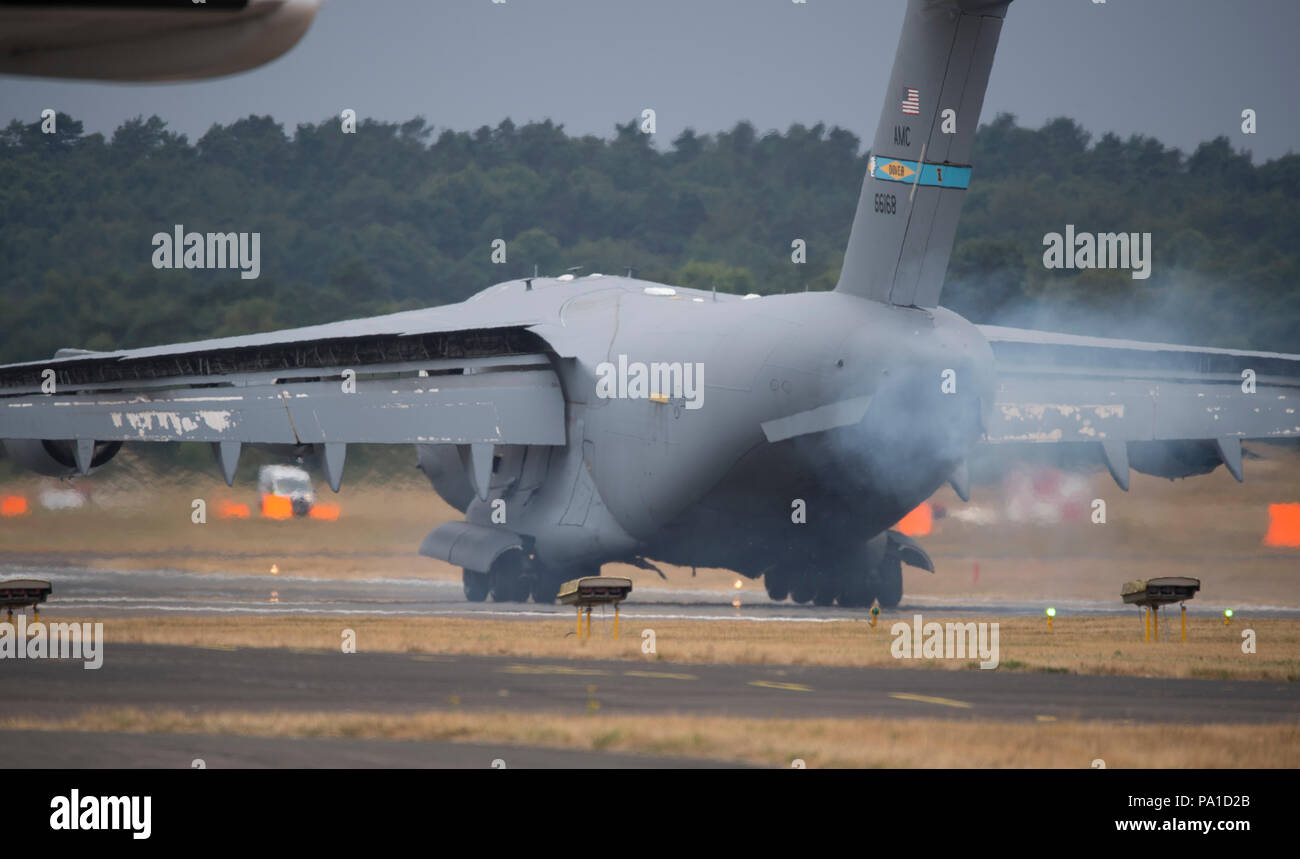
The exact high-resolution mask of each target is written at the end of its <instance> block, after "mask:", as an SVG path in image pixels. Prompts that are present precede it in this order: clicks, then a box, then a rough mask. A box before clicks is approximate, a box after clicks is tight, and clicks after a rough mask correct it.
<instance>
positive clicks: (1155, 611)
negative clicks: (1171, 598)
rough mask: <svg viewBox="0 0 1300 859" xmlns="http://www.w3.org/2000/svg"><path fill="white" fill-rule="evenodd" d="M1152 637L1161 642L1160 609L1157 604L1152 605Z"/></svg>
mask: <svg viewBox="0 0 1300 859" xmlns="http://www.w3.org/2000/svg"><path fill="white" fill-rule="evenodd" d="M1151 637H1152V638H1153V639H1154V640H1155V641H1156V642H1157V643H1159V641H1160V609H1159V607H1157V606H1151Z"/></svg>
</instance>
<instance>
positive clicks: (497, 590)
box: [488, 551, 533, 602]
mask: <svg viewBox="0 0 1300 859" xmlns="http://www.w3.org/2000/svg"><path fill="white" fill-rule="evenodd" d="M523 559H524V556H523V553H522V552H519V551H511V552H506V553H505V554H504V555H501V556H500V557H499V558H497V559H496V560H495V561H493V562H492V569H491V571H489V573H488V578H489V579H490V581H491V585H492V600H493V601H494V602H528V595H529V594H530V593H532V590H533V582H532V579H531V578H529V577H528V576H526V575H524V563H523Z"/></svg>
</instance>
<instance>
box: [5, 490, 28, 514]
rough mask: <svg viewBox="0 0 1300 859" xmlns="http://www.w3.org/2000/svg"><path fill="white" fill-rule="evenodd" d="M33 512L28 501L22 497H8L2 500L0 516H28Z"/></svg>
mask: <svg viewBox="0 0 1300 859" xmlns="http://www.w3.org/2000/svg"><path fill="white" fill-rule="evenodd" d="M31 512H32V508H31V507H29V506H27V499H26V498H24V497H23V496H21V495H6V496H4V497H3V498H0V516H6V517H8V516H26V515H27V514H28V513H31Z"/></svg>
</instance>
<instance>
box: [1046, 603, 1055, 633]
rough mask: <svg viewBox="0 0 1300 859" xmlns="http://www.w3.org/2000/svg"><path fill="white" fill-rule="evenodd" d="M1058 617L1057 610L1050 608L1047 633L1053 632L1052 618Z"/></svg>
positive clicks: (1048, 610)
mask: <svg viewBox="0 0 1300 859" xmlns="http://www.w3.org/2000/svg"><path fill="white" fill-rule="evenodd" d="M1054 617H1056V609H1054V608H1051V607H1049V608H1048V609H1047V631H1048V632H1051V631H1052V618H1054Z"/></svg>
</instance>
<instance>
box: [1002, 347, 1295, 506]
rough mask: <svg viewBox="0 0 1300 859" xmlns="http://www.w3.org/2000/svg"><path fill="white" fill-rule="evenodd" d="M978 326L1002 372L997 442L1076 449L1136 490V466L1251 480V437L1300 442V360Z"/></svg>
mask: <svg viewBox="0 0 1300 859" xmlns="http://www.w3.org/2000/svg"><path fill="white" fill-rule="evenodd" d="M979 328H980V330H981V331H982V332H983V334H984V336H985V338H986V339H987V340H988V341H989V344H990V345H991V346H992V348H993V352H994V355H995V356H996V358H997V368H998V390H997V397H996V401H995V403H994V405H993V410H992V411H993V414H992V417H991V419H990V422H989V425H988V426H987V427H986V441H987V442H989V443H992V444H1002V445H1005V444H1014V443H1028V444H1039V445H1041V444H1054V445H1074V446H1075V447H1076V448H1079V449H1081V450H1084V451H1091V452H1092V453H1093V454H1095V456H1096V457H1099V458H1100V460H1101V461H1102V462H1104V463H1105V464H1106V466H1107V467H1108V468H1109V469H1110V471H1111V474H1112V475H1114V476H1115V480H1116V482H1118V483H1119V484H1120V486H1121V487H1123V488H1125V489H1127V488H1128V474H1129V468H1130V465H1131V467H1133V468H1136V469H1138V470H1139V471H1142V472H1145V473H1149V474H1157V475H1160V476H1164V477H1184V476H1190V475H1193V474H1204V473H1207V472H1209V471H1212V470H1213V469H1214V468H1216V467H1217V466H1218V465H1219V464H1220V463H1223V464H1225V465H1227V467H1228V470H1229V471H1231V472H1232V474H1233V476H1234V477H1236V478H1237V479H1238V480H1241V479H1242V470H1241V441H1242V440H1243V439H1254V440H1275V441H1281V440H1286V439H1291V440H1294V439H1300V355H1289V354H1283V353H1279V352H1249V351H1240V350H1232V349H1214V348H1202V347H1194V346H1175V345H1171V344H1164V343H1146V342H1141V341H1137V340H1112V339H1106V338H1100V337H1083V336H1076V335H1069V334H1054V333H1050V332H1045V331H1034V330H1029V329H1020V328H1003V327H999V326H991V325H981V326H979ZM1085 458H1086V456H1085Z"/></svg>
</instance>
